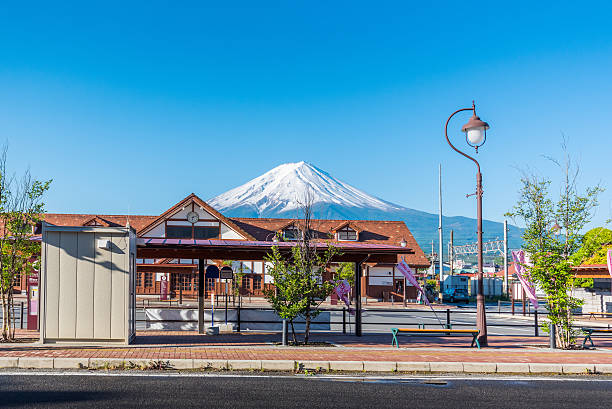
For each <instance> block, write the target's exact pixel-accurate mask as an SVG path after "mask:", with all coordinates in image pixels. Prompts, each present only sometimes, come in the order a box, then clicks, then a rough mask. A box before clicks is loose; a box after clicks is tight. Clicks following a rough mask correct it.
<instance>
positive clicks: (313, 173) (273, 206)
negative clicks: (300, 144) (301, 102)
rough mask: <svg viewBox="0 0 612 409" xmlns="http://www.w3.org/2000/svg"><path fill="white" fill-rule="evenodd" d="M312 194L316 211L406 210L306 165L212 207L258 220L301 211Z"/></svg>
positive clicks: (285, 168) (270, 175) (286, 168)
mask: <svg viewBox="0 0 612 409" xmlns="http://www.w3.org/2000/svg"><path fill="white" fill-rule="evenodd" d="M308 190H310V193H311V194H312V198H313V204H314V205H315V207H317V205H320V204H323V203H325V204H329V205H338V206H342V207H349V208H366V209H375V210H378V211H382V212H396V211H401V210H405V208H403V207H401V206H397V205H394V204H392V203H389V202H386V201H384V200H381V199H378V198H376V197H374V196H370V195H369V194H367V193H365V192H363V191H361V190H359V189H357V188H355V187H353V186H351V185H349V184H347V183H344V182H341V181H339V180H337V179H335V178H334V177H332V176H331V175H330V174H329V173H327V172H325V171H323V170H321V169H319V168H317V167H316V166H313V165H311V164H310V163H306V162H297V163H286V164H283V165H280V166H277V167H275V168H274V169H272V170H270V171H268V172H266V173H264V174H263V175H261V176H259V177H256V178H255V179H253V180H251V181H249V182H247V183H245V184H244V185H242V186H238V187H237V188H234V189H232V190H230V191H228V192H225V193H223V194H221V195H219V196H217V197H215V198H214V199H212V200H210V201H209V202H208V203H209V204H210V205H211V206H212V207H214V208H216V209H220V210H221V209H223V210H225V211H227V210H229V209H236V208H243V209H249V208H250V209H251V210H252V211H253V212H254V213H255V214H257V215H258V216H262V215H268V214H271V213H277V212H290V211H294V210H297V209H298V208H299V202H303V201H304V198H305V195H306V192H307V191H308Z"/></svg>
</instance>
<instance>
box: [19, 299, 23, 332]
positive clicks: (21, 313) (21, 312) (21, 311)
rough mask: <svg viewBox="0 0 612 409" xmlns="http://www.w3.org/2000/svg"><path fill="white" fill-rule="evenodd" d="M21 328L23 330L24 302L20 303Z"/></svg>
mask: <svg viewBox="0 0 612 409" xmlns="http://www.w3.org/2000/svg"><path fill="white" fill-rule="evenodd" d="M19 308H20V312H19V328H21V329H23V301H22V302H21V303H20V307H19Z"/></svg>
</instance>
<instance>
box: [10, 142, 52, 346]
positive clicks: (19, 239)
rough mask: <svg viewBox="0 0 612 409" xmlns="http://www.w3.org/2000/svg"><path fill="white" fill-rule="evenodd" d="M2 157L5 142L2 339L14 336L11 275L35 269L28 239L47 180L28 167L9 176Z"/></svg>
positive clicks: (33, 246)
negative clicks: (16, 176)
mask: <svg viewBox="0 0 612 409" xmlns="http://www.w3.org/2000/svg"><path fill="white" fill-rule="evenodd" d="M6 160H7V148H6V146H5V147H4V149H3V150H2V153H1V154H0V229H1V231H0V275H1V276H0V295H1V297H2V339H3V340H4V341H7V340H12V339H14V338H15V323H14V322H13V321H12V315H11V311H12V310H13V302H14V299H13V282H14V281H15V277H17V276H19V275H20V274H23V275H26V276H27V275H28V274H30V272H31V271H33V270H38V269H39V256H40V244H39V243H36V242H34V241H32V240H30V239H31V236H32V231H33V226H36V224H37V223H39V222H40V221H42V217H43V214H44V203H43V202H42V197H43V195H44V193H45V192H46V191H47V190H48V189H49V185H50V183H51V181H50V180H49V181H39V180H34V179H32V177H31V175H30V173H29V172H28V171H26V172H25V173H24V175H23V177H22V178H21V179H16V178H15V177H14V176H9V175H8V172H7V167H6Z"/></svg>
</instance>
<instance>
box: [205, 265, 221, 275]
mask: <svg viewBox="0 0 612 409" xmlns="http://www.w3.org/2000/svg"><path fill="white" fill-rule="evenodd" d="M205 277H206V278H219V267H217V266H215V265H210V266H208V267H206V273H205Z"/></svg>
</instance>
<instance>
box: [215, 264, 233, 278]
mask: <svg viewBox="0 0 612 409" xmlns="http://www.w3.org/2000/svg"><path fill="white" fill-rule="evenodd" d="M219 277H220V278H221V279H224V280H232V279H233V278H234V271H233V270H232V268H231V267H229V266H225V267H223V268H221V271H220V272H219Z"/></svg>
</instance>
